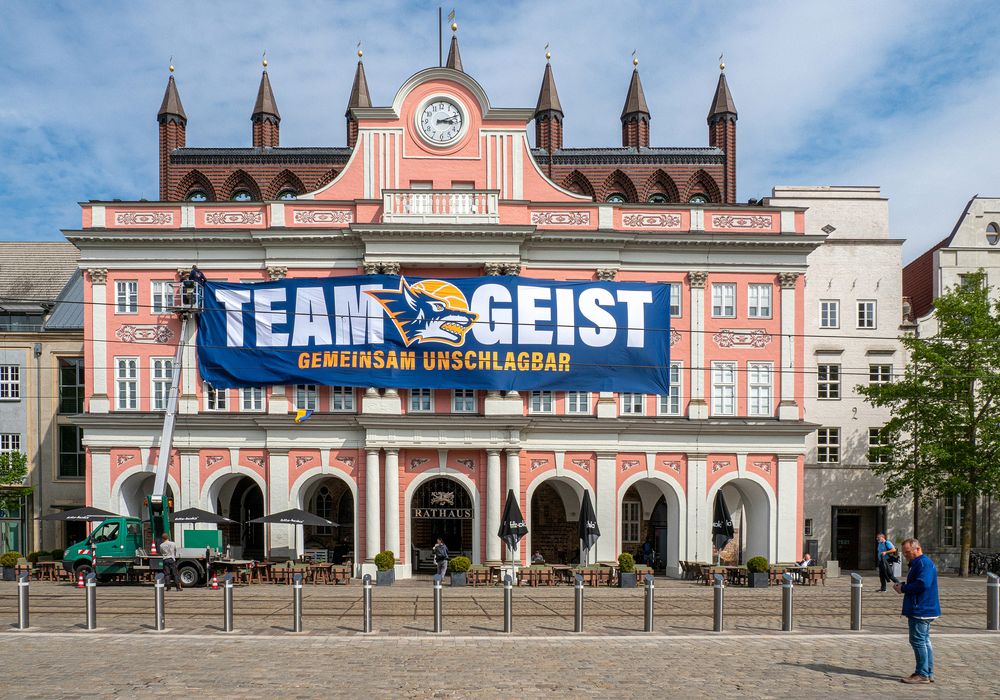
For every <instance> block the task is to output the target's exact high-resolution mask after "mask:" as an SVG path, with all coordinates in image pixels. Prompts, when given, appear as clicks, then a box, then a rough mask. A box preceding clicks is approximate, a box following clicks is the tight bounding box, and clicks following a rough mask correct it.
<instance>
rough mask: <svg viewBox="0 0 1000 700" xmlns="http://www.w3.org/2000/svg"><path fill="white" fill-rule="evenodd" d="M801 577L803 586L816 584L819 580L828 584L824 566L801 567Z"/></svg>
mask: <svg viewBox="0 0 1000 700" xmlns="http://www.w3.org/2000/svg"><path fill="white" fill-rule="evenodd" d="M799 577H800V578H801V580H802V585H803V586H815V585H816V582H817V581H822V582H823V585H824V586H825V585H826V568H825V567H822V566H807V567H804V568H803V567H800V568H799Z"/></svg>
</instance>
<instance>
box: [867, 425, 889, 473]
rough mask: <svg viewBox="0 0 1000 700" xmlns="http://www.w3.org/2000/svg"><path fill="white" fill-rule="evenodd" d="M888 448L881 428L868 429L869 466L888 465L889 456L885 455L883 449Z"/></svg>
mask: <svg viewBox="0 0 1000 700" xmlns="http://www.w3.org/2000/svg"><path fill="white" fill-rule="evenodd" d="M885 446H886V443H885V441H884V440H883V439H882V429H881V428H868V463H869V464H886V463H887V462H888V461H889V456H888V455H886V454H884V452H883V449H882V448H884V447H885Z"/></svg>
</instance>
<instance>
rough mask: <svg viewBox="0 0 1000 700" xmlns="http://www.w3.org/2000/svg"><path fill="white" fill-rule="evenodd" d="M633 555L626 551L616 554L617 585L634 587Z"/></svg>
mask: <svg viewBox="0 0 1000 700" xmlns="http://www.w3.org/2000/svg"><path fill="white" fill-rule="evenodd" d="M635 585H636V580H635V557H633V556H632V555H631V554H629V553H628V552H622V553H621V554H619V555H618V587H619V588H635Z"/></svg>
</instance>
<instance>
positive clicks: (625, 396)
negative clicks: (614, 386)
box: [618, 391, 646, 416]
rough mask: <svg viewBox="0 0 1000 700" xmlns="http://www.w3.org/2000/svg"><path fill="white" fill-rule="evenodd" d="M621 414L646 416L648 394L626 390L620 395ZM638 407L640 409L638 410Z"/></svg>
mask: <svg viewBox="0 0 1000 700" xmlns="http://www.w3.org/2000/svg"><path fill="white" fill-rule="evenodd" d="M618 398H619V402H620V403H619V405H620V406H621V415H623V416H644V415H646V395H645V394H638V393H636V392H634V391H624V392H622V393H621V394H619V395H618ZM636 409H638V410H636Z"/></svg>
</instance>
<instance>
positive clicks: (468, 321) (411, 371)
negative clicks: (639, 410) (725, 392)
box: [198, 275, 670, 394]
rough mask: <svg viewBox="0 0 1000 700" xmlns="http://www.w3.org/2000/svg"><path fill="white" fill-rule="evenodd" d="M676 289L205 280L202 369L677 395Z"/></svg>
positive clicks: (531, 282) (225, 377)
mask: <svg viewBox="0 0 1000 700" xmlns="http://www.w3.org/2000/svg"><path fill="white" fill-rule="evenodd" d="M669 312H670V286H669V285H666V284H646V283H640V282H556V281H549V280H535V279H529V278H526V277H475V278H468V279H448V280H439V279H424V278H416V277H410V278H406V277H398V276H395V275H363V276H353V277H333V278H311V279H285V280H279V281H277V282H269V283H264V284H237V283H230V282H207V283H206V284H205V289H204V310H203V311H202V313H201V314H200V315H199V316H198V361H199V364H200V370H201V375H202V377H203V378H204V379H205V381H207V382H208V383H209V384H211V385H212V386H214V387H218V388H227V387H243V386H264V385H268V384H319V385H327V386H360V387H369V386H374V387H398V388H411V389H425V388H429V389H435V388H445V389H452V388H454V389H488V390H518V391H520V390H562V391H565V390H569V391H628V392H641V393H649V394H666V393H668V391H669V377H670V372H669V367H670V358H669V354H670V340H669V339H670V330H669V326H670V323H669V320H670V313H669Z"/></svg>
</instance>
